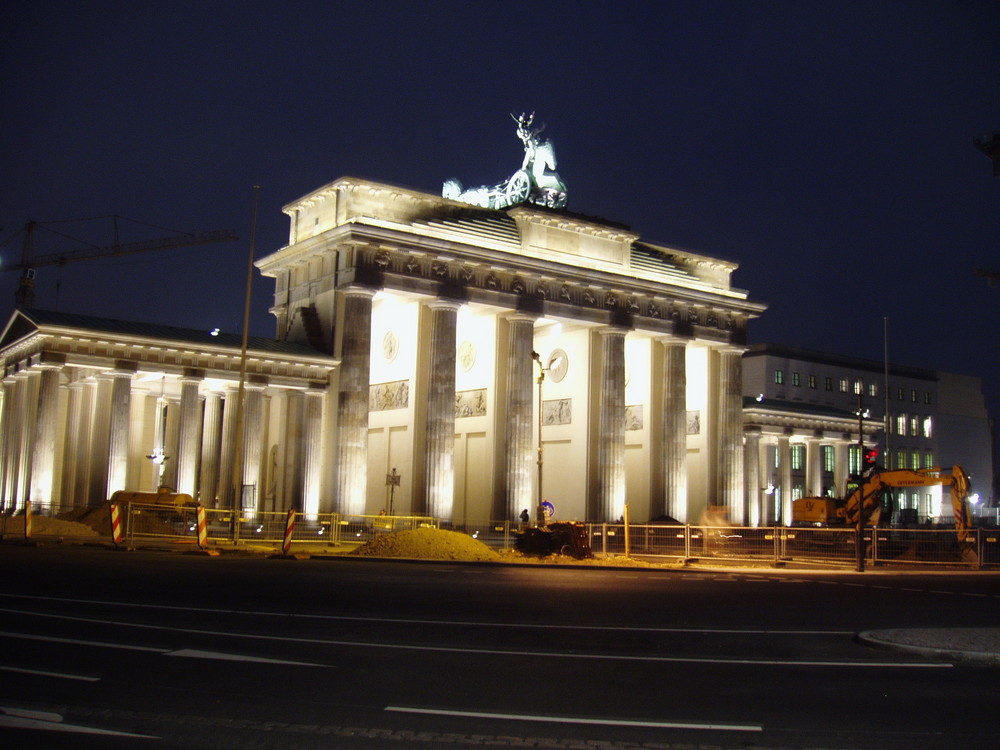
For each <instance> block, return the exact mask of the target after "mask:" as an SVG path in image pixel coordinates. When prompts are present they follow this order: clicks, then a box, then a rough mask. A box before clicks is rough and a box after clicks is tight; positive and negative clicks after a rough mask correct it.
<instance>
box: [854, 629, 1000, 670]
mask: <svg viewBox="0 0 1000 750" xmlns="http://www.w3.org/2000/svg"><path fill="white" fill-rule="evenodd" d="M858 641H859V642H860V643H864V644H865V645H868V646H872V647H874V648H885V649H890V650H893V651H903V652H906V653H911V654H917V655H920V656H925V657H928V658H931V659H949V660H953V661H961V662H965V663H968V664H976V665H979V666H991V667H998V666H1000V628H893V629H891V630H866V631H864V632H863V633H858Z"/></svg>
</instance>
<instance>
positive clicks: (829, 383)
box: [823, 376, 833, 391]
mask: <svg viewBox="0 0 1000 750" xmlns="http://www.w3.org/2000/svg"><path fill="white" fill-rule="evenodd" d="M823 387H824V388H825V389H826V390H828V391H832V390H833V378H831V377H829V376H828V377H825V378H823Z"/></svg>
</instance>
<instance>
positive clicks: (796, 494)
mask: <svg viewBox="0 0 1000 750" xmlns="http://www.w3.org/2000/svg"><path fill="white" fill-rule="evenodd" d="M804 496H805V491H804V489H803V487H802V485H801V484H797V485H795V486H794V487H792V500H800V499H801V498H803V497H804Z"/></svg>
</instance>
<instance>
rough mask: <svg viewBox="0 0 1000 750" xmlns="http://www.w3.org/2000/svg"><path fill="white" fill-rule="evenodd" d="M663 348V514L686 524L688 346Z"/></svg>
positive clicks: (672, 344) (666, 345)
mask: <svg viewBox="0 0 1000 750" xmlns="http://www.w3.org/2000/svg"><path fill="white" fill-rule="evenodd" d="M663 348H664V354H665V356H664V363H663V385H662V387H663V489H664V509H663V512H664V513H666V515H668V516H671V517H672V518H676V519H677V520H678V521H680V522H681V523H687V520H688V508H687V346H686V345H685V344H683V343H679V342H677V341H676V340H670V339H667V340H664V341H663Z"/></svg>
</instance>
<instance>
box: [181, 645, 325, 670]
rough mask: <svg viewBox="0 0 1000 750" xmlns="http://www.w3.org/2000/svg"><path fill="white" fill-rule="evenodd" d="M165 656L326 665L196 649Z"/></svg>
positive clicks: (297, 665) (309, 665)
mask: <svg viewBox="0 0 1000 750" xmlns="http://www.w3.org/2000/svg"><path fill="white" fill-rule="evenodd" d="M163 655H164V656H181V657H184V658H187V659H218V660H220V661H249V662H255V663H258V664H289V665H292V666H295V667H325V666H327V665H326V664H311V663H309V662H305V661H290V660H288V659H268V658H266V657H263V656H244V655H243V654H226V653H223V652H221V651H202V650H200V649H196V648H182V649H178V650H177V651H167V652H166V653H164V654H163Z"/></svg>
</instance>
